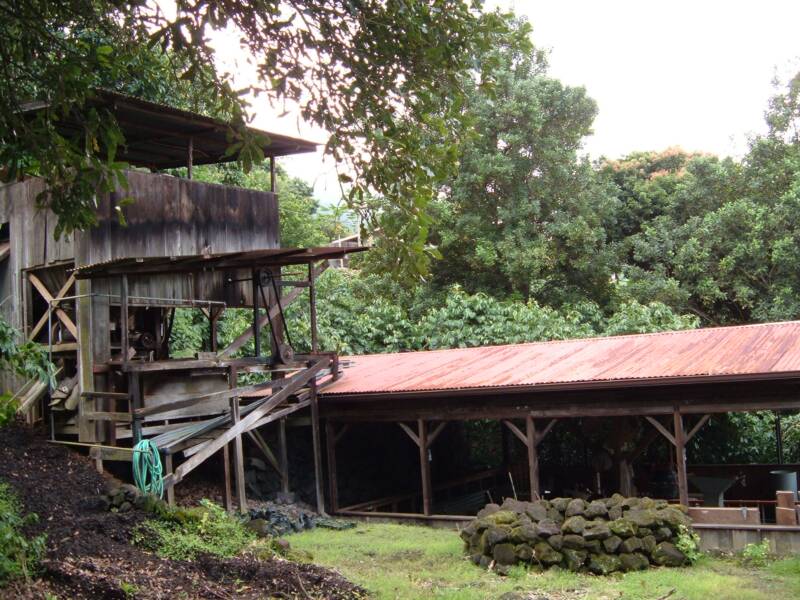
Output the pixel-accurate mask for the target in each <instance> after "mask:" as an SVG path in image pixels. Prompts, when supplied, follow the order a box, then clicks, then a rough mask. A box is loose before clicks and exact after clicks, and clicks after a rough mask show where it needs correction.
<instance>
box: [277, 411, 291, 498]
mask: <svg viewBox="0 0 800 600" xmlns="http://www.w3.org/2000/svg"><path fill="white" fill-rule="evenodd" d="M278 452H279V453H280V457H281V491H282V492H283V493H284V494H288V493H289V446H288V443H287V440H286V419H281V420H280V421H278Z"/></svg>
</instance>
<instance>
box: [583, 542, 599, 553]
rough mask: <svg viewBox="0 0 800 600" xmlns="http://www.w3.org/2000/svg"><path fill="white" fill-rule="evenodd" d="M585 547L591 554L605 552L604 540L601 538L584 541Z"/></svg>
mask: <svg viewBox="0 0 800 600" xmlns="http://www.w3.org/2000/svg"><path fill="white" fill-rule="evenodd" d="M583 549H584V550H586V551H587V552H589V553H590V554H601V553H602V552H603V542H601V541H600V540H592V541H590V542H584V544H583Z"/></svg>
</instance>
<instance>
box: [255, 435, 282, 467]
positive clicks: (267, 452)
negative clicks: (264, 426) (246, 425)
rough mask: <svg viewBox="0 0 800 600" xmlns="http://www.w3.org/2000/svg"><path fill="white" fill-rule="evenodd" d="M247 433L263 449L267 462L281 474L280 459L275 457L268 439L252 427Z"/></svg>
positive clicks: (262, 452)
mask: <svg viewBox="0 0 800 600" xmlns="http://www.w3.org/2000/svg"><path fill="white" fill-rule="evenodd" d="M247 435H248V437H249V438H250V439H251V440H252V441H253V443H254V444H255V445H256V447H257V448H258V449H259V450H261V454H263V455H264V458H266V459H267V462H268V463H269V464H270V466H271V467H272V468H273V469H275V471H276V472H277V473H278V474H279V475H280V474H281V467H280V465H279V464H278V459H277V458H276V457H275V454H274V453H273V452H272V449H271V448H270V447H269V445H268V444H267V442H266V440H264V438H263V437H261V434H260V433H259V432H258V430H257V429H251V430H250V431H248V432H247Z"/></svg>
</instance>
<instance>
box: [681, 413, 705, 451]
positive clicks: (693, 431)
mask: <svg viewBox="0 0 800 600" xmlns="http://www.w3.org/2000/svg"><path fill="white" fill-rule="evenodd" d="M710 418H711V415H703V416H702V417H700V420H699V421H698V422H697V423H695V424H694V427H692V428H691V429H690V430H689V433H687V434H686V443H687V444H688V443H689V440H691V439H692V438H693V437H694V435H695V434H696V433H697V432H698V431H700V428H701V427H702V426H703V425H705V424H706V422H707V421H708V420H709V419H710Z"/></svg>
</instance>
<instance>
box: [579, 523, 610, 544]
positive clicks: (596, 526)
mask: <svg viewBox="0 0 800 600" xmlns="http://www.w3.org/2000/svg"><path fill="white" fill-rule="evenodd" d="M583 537H584V538H585V539H586V540H587V541H591V540H601V541H602V540H604V539H606V538H610V537H611V530H610V529H609V528H608V523H606V522H605V521H592V522H591V523H587V525H586V527H585V528H584V530H583Z"/></svg>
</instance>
